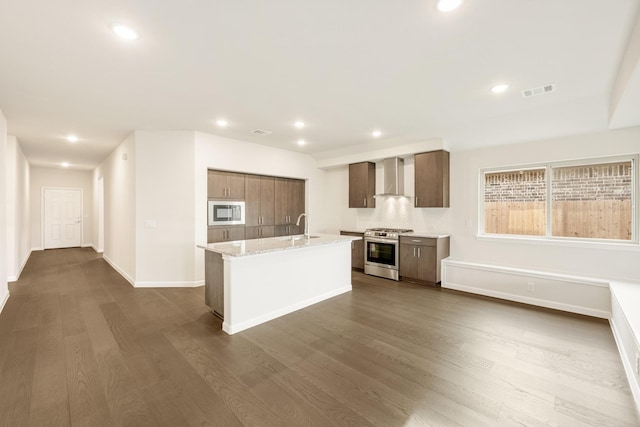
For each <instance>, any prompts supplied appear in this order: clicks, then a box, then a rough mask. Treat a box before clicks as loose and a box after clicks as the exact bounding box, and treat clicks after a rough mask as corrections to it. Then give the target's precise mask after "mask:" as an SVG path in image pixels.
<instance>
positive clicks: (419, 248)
mask: <svg viewBox="0 0 640 427" xmlns="http://www.w3.org/2000/svg"><path fill="white" fill-rule="evenodd" d="M420 256H421V255H420V248H418V258H420Z"/></svg>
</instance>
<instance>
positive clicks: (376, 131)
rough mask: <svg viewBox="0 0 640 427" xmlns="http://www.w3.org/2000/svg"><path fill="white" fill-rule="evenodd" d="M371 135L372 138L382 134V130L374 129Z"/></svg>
mask: <svg viewBox="0 0 640 427" xmlns="http://www.w3.org/2000/svg"><path fill="white" fill-rule="evenodd" d="M371 135H373V137H374V138H377V137H379V136H380V135H382V132H380V131H379V130H374V131H373V132H371Z"/></svg>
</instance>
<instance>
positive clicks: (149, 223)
mask: <svg viewBox="0 0 640 427" xmlns="http://www.w3.org/2000/svg"><path fill="white" fill-rule="evenodd" d="M144 228H156V220H155V219H145V220H144Z"/></svg>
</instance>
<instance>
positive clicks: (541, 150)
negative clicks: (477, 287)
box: [451, 127, 640, 281]
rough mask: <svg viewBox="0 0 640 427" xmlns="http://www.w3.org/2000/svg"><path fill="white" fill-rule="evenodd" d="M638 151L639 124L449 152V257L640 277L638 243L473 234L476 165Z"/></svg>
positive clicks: (590, 274) (586, 274)
mask: <svg viewBox="0 0 640 427" xmlns="http://www.w3.org/2000/svg"><path fill="white" fill-rule="evenodd" d="M638 152H640V128H637V127H636V128H627V129H622V130H617V131H609V132H602V133H592V134H587V135H576V136H571V137H566V138H557V139H550V140H544V141H538V142H530V143H523V144H513V145H505V146H499V147H491V148H485V149H478V150H470V151H460V152H453V153H452V154H451V210H452V238H451V256H452V258H455V259H457V260H463V261H468V262H475V263H481V264H490V265H500V266H509V267H516V268H524V269H530V270H539V271H548V272H555V273H564V274H569V275H576V276H582V277H592V278H602V279H607V280H613V279H619V280H631V281H640V268H638V256H639V255H640V248H639V247H638V246H637V245H634V246H631V247H630V246H629V245H604V244H602V245H598V244H591V245H585V244H580V245H572V244H551V243H527V242H522V241H509V240H483V239H477V238H476V232H477V227H478V200H479V194H478V191H479V190H478V188H479V187H478V179H479V171H480V169H482V168H489V167H502V166H514V165H521V164H529V163H539V162H545V161H559V160H570V159H580V158H592V157H600V156H611V155H621V154H630V153H638ZM638 184H639V185H640V183H638ZM636 232H638V230H636Z"/></svg>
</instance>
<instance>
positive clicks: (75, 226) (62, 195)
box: [43, 188, 82, 249]
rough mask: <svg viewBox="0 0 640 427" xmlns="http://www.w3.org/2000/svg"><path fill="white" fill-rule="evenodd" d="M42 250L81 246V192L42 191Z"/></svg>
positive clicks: (51, 189) (62, 190) (65, 190)
mask: <svg viewBox="0 0 640 427" xmlns="http://www.w3.org/2000/svg"><path fill="white" fill-rule="evenodd" d="M43 232H44V248H45V249H54V248H72V247H74V246H81V245H82V191H81V190H80V189H53V188H45V190H44V230H43Z"/></svg>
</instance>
